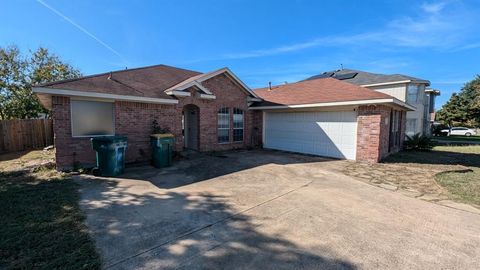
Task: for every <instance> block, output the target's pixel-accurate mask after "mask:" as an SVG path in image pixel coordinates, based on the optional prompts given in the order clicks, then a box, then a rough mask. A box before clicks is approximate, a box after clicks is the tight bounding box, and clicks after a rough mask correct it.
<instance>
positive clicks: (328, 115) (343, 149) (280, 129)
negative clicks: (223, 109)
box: [264, 111, 357, 159]
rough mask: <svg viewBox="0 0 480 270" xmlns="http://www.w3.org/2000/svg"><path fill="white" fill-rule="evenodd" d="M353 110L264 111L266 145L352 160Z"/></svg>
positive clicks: (355, 129)
mask: <svg viewBox="0 0 480 270" xmlns="http://www.w3.org/2000/svg"><path fill="white" fill-rule="evenodd" d="M356 118H357V116H356V112H353V111H337V112H292V113H285V112H282V113H266V114H265V142H264V144H265V147H266V148H271V149H278V150H286V151H292V152H300V153H306V154H314V155H321V156H329V157H336V158H347V159H355V154H356V132H357V120H356Z"/></svg>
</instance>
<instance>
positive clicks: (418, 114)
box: [307, 69, 440, 136]
mask: <svg viewBox="0 0 480 270" xmlns="http://www.w3.org/2000/svg"><path fill="white" fill-rule="evenodd" d="M330 77H331V78H336V79H338V80H343V81H346V82H349V83H352V84H355V85H359V86H362V87H367V88H369V89H372V90H375V91H378V92H382V93H385V94H388V95H391V96H393V97H395V98H397V99H399V100H401V101H404V102H406V103H408V104H410V105H413V106H414V107H415V110H414V111H410V112H408V113H407V124H406V125H407V126H406V134H407V135H410V136H411V135H413V134H416V133H422V134H427V135H430V131H431V123H432V122H433V120H434V119H431V114H432V113H434V112H435V96H438V95H440V91H438V90H433V89H427V88H426V87H427V86H429V85H430V82H429V81H428V80H423V79H419V78H415V77H411V76H407V75H401V74H391V75H387V74H376V73H370V72H365V71H360V70H352V69H341V70H336V71H330V72H324V73H322V74H319V75H316V76H312V77H310V78H308V79H307V80H312V79H318V78H330Z"/></svg>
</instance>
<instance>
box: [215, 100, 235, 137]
mask: <svg viewBox="0 0 480 270" xmlns="http://www.w3.org/2000/svg"><path fill="white" fill-rule="evenodd" d="M223 109H227V112H228V128H219V127H218V121H219V120H220V118H219V114H220V111H221V110H223ZM230 118H231V114H230V108H229V107H220V108H219V109H218V110H217V143H218V144H229V143H232V141H231V136H230V129H231V125H230V122H231V119H230ZM219 130H228V141H225V142H220V141H219V140H218V135H219V132H218V131H219Z"/></svg>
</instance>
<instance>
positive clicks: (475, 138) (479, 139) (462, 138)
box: [433, 135, 480, 142]
mask: <svg viewBox="0 0 480 270" xmlns="http://www.w3.org/2000/svg"><path fill="white" fill-rule="evenodd" d="M433 139H434V140H442V141H466V142H480V136H478V135H476V136H470V137H467V136H459V135H451V136H438V137H433Z"/></svg>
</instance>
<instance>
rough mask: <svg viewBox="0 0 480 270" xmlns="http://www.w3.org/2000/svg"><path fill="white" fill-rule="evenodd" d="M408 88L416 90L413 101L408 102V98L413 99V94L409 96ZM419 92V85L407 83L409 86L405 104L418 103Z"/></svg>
mask: <svg viewBox="0 0 480 270" xmlns="http://www.w3.org/2000/svg"><path fill="white" fill-rule="evenodd" d="M410 87H415V88H416V92H415V101H411V100H409V97H410V96H412V97H413V95H414V94H413V93H412V94H410V92H409V89H410ZM419 92H420V85H419V84H414V83H409V84H407V98H406V102H407V103H410V104H412V103H415V104H416V103H418V100H419V95H420V94H419Z"/></svg>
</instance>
